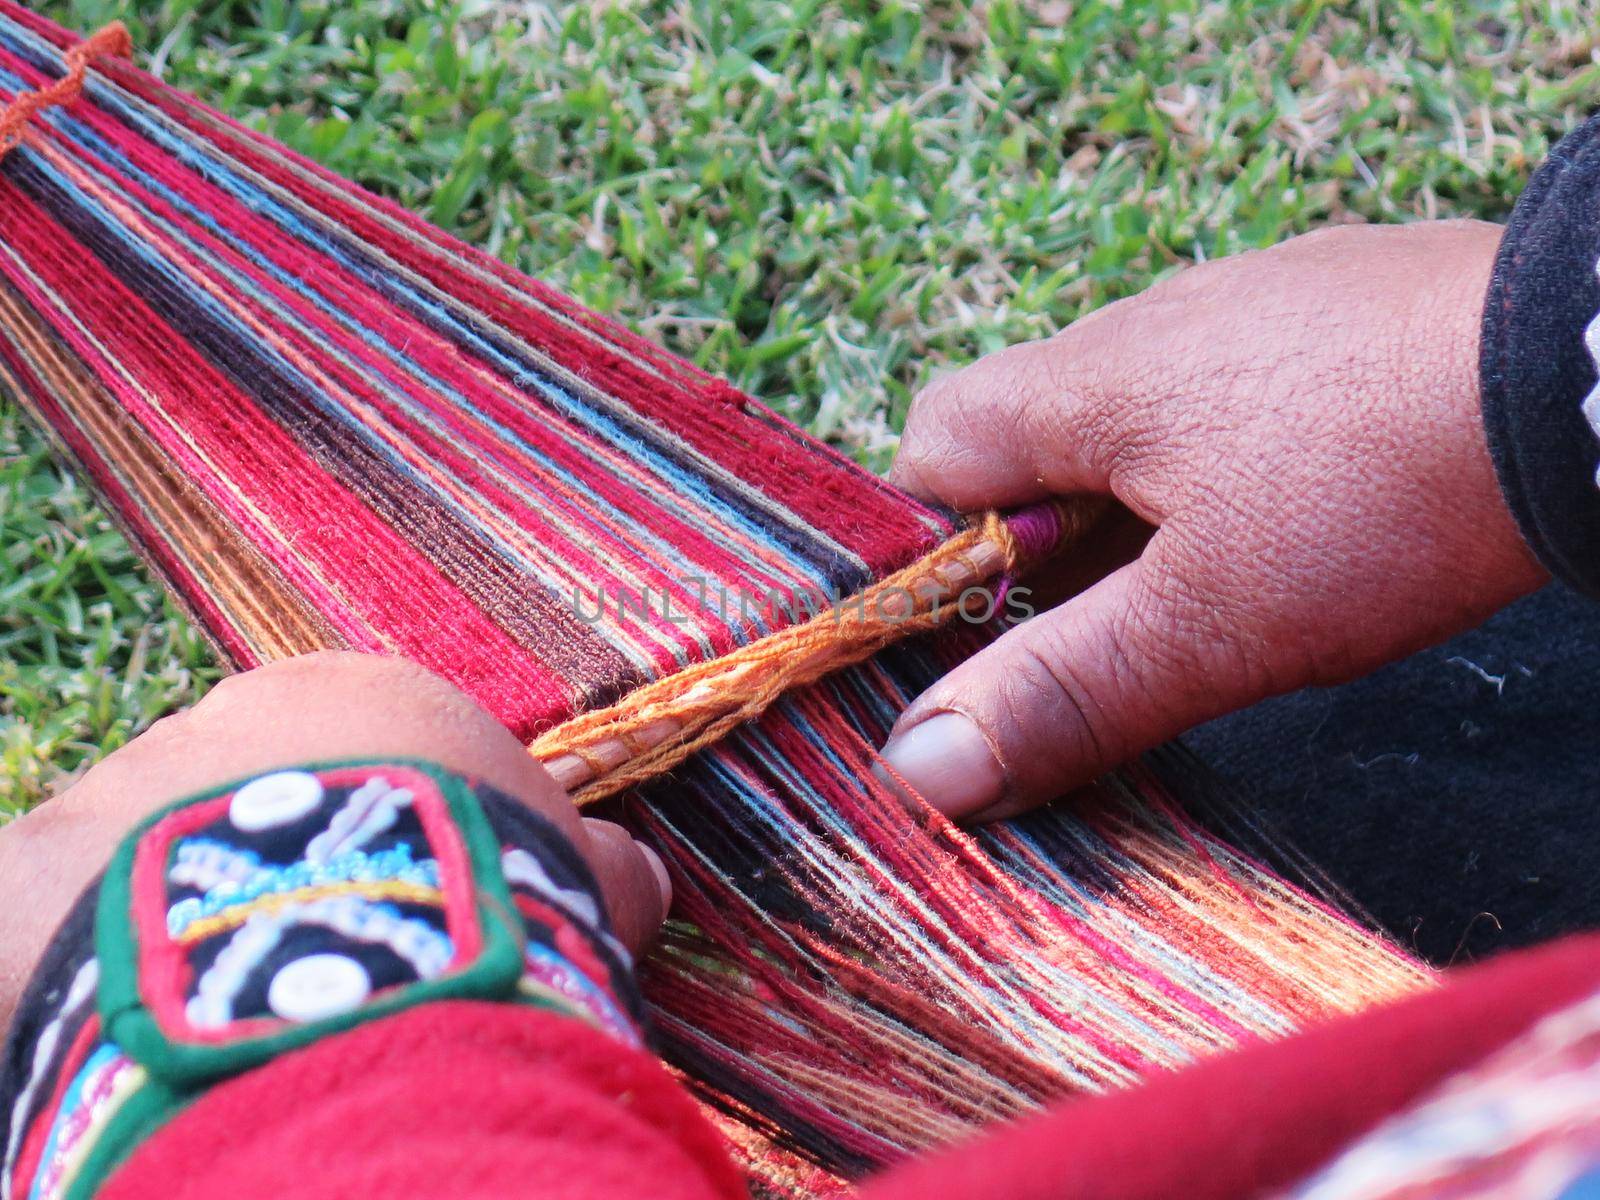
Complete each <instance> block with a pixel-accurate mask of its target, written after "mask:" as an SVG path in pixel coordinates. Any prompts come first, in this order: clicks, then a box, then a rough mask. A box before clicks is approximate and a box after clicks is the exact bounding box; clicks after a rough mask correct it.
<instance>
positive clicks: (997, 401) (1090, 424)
mask: <svg viewBox="0 0 1600 1200" xmlns="http://www.w3.org/2000/svg"><path fill="white" fill-rule="evenodd" d="M1094 328H1095V329H1097V330H1106V329H1109V328H1110V326H1109V325H1108V324H1107V323H1096V325H1095V326H1094ZM1090 332H1091V331H1085V332H1083V333H1082V334H1079V333H1078V332H1077V331H1076V329H1074V330H1069V331H1067V332H1066V333H1063V334H1061V335H1058V336H1057V337H1055V338H1051V339H1049V340H1048V341H1044V342H1030V343H1026V344H1023V345H1020V346H1012V347H1010V348H1009V349H1006V350H1002V351H1000V352H999V353H998V354H991V355H989V356H988V357H987V358H983V359H980V360H979V361H978V362H976V363H974V364H973V365H972V366H970V367H967V368H966V369H965V370H962V371H958V372H956V373H955V374H953V375H947V376H945V377H943V378H941V379H937V380H935V381H934V382H933V383H931V384H929V385H928V386H927V387H926V388H924V389H923V390H922V392H921V393H920V394H919V395H918V396H917V398H916V400H915V402H914V403H913V404H912V406H911V412H910V414H909V415H908V416H907V418H906V427H905V432H904V433H903V434H902V435H901V438H900V448H899V451H898V452H897V453H896V455H895V460H894V464H893V466H892V467H891V468H890V471H889V478H890V480H891V481H892V482H893V483H894V484H896V485H897V486H898V487H901V488H903V489H905V490H906V491H908V492H911V493H912V494H913V495H916V496H920V497H922V498H924V499H927V500H932V501H935V502H937V503H940V504H945V505H948V506H950V507H951V508H955V509H958V510H961V511H964V512H971V511H974V510H977V509H981V508H993V507H1007V506H1012V505H1017V504H1026V503H1028V502H1030V501H1033V500H1039V499H1042V498H1044V497H1046V496H1050V495H1066V494H1069V493H1072V492H1103V491H1106V490H1107V489H1108V485H1109V482H1110V477H1109V470H1108V463H1107V462H1106V461H1105V457H1106V456H1105V455H1104V454H1103V453H1102V451H1103V449H1104V447H1105V444H1106V426H1107V421H1106V419H1105V417H1106V414H1105V412H1103V411H1102V406H1101V405H1100V404H1099V402H1098V401H1097V399H1096V397H1097V395H1098V394H1099V385H1098V381H1097V379H1096V376H1097V375H1098V374H1099V372H1098V370H1097V369H1096V368H1095V367H1094V366H1093V365H1092V362H1091V360H1092V359H1093V358H1094V357H1095V356H1094V355H1093V354H1090V353H1088V352H1086V349H1085V350H1084V351H1080V349H1079V347H1080V345H1081V344H1082V343H1083V342H1084V341H1085V339H1086V338H1087V337H1089V336H1090Z"/></svg>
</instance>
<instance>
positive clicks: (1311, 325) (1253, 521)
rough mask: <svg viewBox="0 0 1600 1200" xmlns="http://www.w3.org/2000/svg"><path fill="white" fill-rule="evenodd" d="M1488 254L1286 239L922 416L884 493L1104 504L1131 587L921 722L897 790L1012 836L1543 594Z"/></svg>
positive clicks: (898, 736)
mask: <svg viewBox="0 0 1600 1200" xmlns="http://www.w3.org/2000/svg"><path fill="white" fill-rule="evenodd" d="M1499 234H1500V231H1499V228H1498V227H1497V226H1493V225H1486V224H1480V223H1476V222H1441V223H1433V224H1419V225H1410V226H1392V227H1372V226H1364V227H1357V228H1342V229H1334V230H1328V231H1324V232H1322V233H1317V234H1312V235H1309V236H1306V237H1301V238H1296V239H1294V240H1292V241H1289V242H1286V243H1284V244H1283V245H1280V246H1277V247H1274V248H1273V249H1270V250H1265V251H1260V252H1256V253H1251V254H1244V255H1240V256H1238V257H1236V258H1230V259H1224V260H1220V261H1217V262H1214V263H1210V264H1207V265H1205V266H1200V267H1195V268H1193V269H1192V270H1188V271H1185V272H1183V273H1182V274H1180V275H1178V276H1176V277H1174V278H1172V279H1170V280H1168V281H1166V282H1164V283H1162V284H1160V285H1159V286H1157V287H1154V288H1152V289H1150V290H1149V291H1148V292H1146V293H1144V294H1143V295H1140V296H1137V297H1134V298H1132V299H1129V300H1124V301H1122V302H1120V303H1118V304H1114V305H1111V306H1109V307H1108V308H1105V309H1102V310H1101V311H1099V312H1097V313H1095V314H1093V315H1092V316H1090V317H1087V318H1085V319H1084V320H1082V321H1079V322H1077V323H1076V324H1074V325H1072V326H1071V327H1070V328H1068V329H1065V330H1063V331H1062V332H1061V333H1059V334H1057V335H1056V336H1055V337H1053V338H1050V339H1048V340H1047V341H1043V342H1037V343H1034V344H1030V345H1023V346H1016V347H1013V348H1012V349H1009V350H1006V351H1004V352H1002V353H1000V354H997V355H994V356H992V357H990V358H987V359H985V360H983V361H981V362H979V363H977V364H976V365H974V366H972V367H970V368H968V369H967V370H965V371H962V372H960V373H959V374H956V375H953V376H950V377H949V378H946V379H943V380H940V381H938V382H936V383H935V384H933V386H931V387H929V388H928V389H927V390H926V391H925V392H923V393H922V395H921V396H919V397H918V398H917V402H916V404H915V406H914V407H913V409H912V411H911V416H910V418H909V420H908V422H907V425H906V431H905V437H904V440H903V441H902V443H901V447H900V454H899V457H898V458H897V459H896V461H895V466H894V473H893V478H894V480H895V482H896V483H898V484H899V485H900V486H901V487H903V488H906V489H907V490H909V491H911V492H914V493H916V494H918V495H920V496H923V497H926V498H928V499H932V500H937V501H940V502H943V503H945V504H949V505H952V506H954V507H956V508H960V509H963V510H968V511H972V510H977V509H983V508H989V507H995V506H1008V505H1015V504H1022V503H1026V502H1028V501H1033V500H1039V499H1042V498H1044V497H1046V496H1051V495H1067V494H1073V493H1084V492H1102V493H1109V494H1111V495H1112V496H1114V497H1116V498H1117V499H1118V500H1119V501H1121V503H1122V505H1124V506H1125V507H1126V509H1127V510H1128V512H1129V513H1131V514H1132V515H1131V516H1127V515H1126V514H1125V518H1126V519H1124V520H1123V521H1122V522H1121V525H1120V527H1119V528H1118V529H1117V531H1116V533H1115V534H1114V535H1111V534H1108V535H1107V537H1108V541H1107V543H1106V544H1103V545H1102V546H1101V547H1099V548H1098V549H1099V552H1100V553H1103V554H1104V553H1113V554H1114V552H1115V551H1116V549H1117V547H1118V545H1120V546H1121V547H1122V549H1123V555H1122V557H1123V559H1124V560H1125V561H1124V563H1123V565H1120V566H1117V567H1116V569H1114V570H1112V571H1111V572H1110V574H1107V575H1106V576H1105V577H1104V578H1102V579H1100V580H1099V581H1098V582H1095V583H1094V584H1093V586H1090V587H1088V588H1087V590H1084V591H1082V592H1081V593H1080V594H1078V595H1077V596H1076V597H1075V598H1073V599H1071V600H1069V601H1068V602H1067V603H1065V604H1064V605H1062V606H1061V607H1059V608H1056V609H1054V610H1052V611H1050V612H1048V613H1045V614H1044V615H1042V616H1039V617H1037V618H1035V619H1034V620H1033V621H1030V622H1028V623H1026V624H1024V625H1022V626H1020V627H1019V628H1017V629H1015V630H1013V631H1012V632H1011V633H1009V634H1008V635H1006V636H1005V637H1004V638H1002V639H1001V640H1000V641H999V642H997V643H996V644H995V645H994V646H992V647H990V648H988V649H987V650H985V651H984V652H983V653H981V654H979V655H977V656H976V657H975V658H973V659H972V660H971V661H969V662H968V663H966V664H964V665H963V666H962V667H961V668H959V669H958V670H956V671H955V672H953V673H952V674H951V675H949V676H948V677H947V678H945V679H944V680H942V681H941V682H940V683H938V684H937V685H935V686H934V687H933V688H932V689H931V690H930V691H929V692H928V693H927V694H926V695H924V696H922V697H921V698H920V699H919V700H918V701H917V702H916V703H915V704H914V705H913V706H912V708H911V709H910V710H909V711H908V712H907V713H906V714H905V716H904V717H903V718H902V720H901V721H900V723H899V724H898V725H897V727H896V731H895V734H894V736H893V738H892V739H891V740H890V742H889V745H888V746H887V748H886V749H885V751H884V755H885V758H886V759H887V760H888V761H889V763H890V765H892V766H893V767H894V768H896V769H897V770H898V771H899V772H900V773H901V774H902V775H903V776H904V777H905V778H906V779H907V781H908V782H910V783H912V784H913V785H915V786H916V787H917V788H918V790H920V791H921V792H922V793H923V794H924V795H925V796H926V797H927V799H928V800H929V801H930V802H932V803H933V804H934V805H935V806H936V807H938V808H940V809H941V810H943V811H945V812H946V813H949V814H951V815H953V816H958V817H966V818H979V819H992V818H997V817H1001V816H1007V815H1010V814H1012V813H1014V812H1017V811H1019V810H1020V809H1022V808H1025V807H1027V806H1029V805H1031V804H1034V803H1037V802H1039V801H1041V800H1044V799H1047V798H1049V797H1051V796H1054V795H1058V794H1060V793H1061V792H1062V791H1064V790H1065V789H1067V788H1068V787H1071V786H1073V785H1076V784H1079V783H1082V782H1085V781H1087V780H1088V779H1090V778H1092V777H1093V776H1094V775H1096V774H1097V773H1099V772H1101V771H1103V770H1105V769H1106V768H1108V767H1110V766H1113V765H1115V764H1117V763H1119V762H1121V761H1123V760H1125V759H1127V758H1129V757H1131V756H1132V755H1134V754H1136V753H1138V752H1139V751H1141V750H1144V749H1146V748H1148V747H1150V746H1153V745H1155V744H1157V743H1159V742H1161V741H1163V740H1165V739H1167V738H1169V737H1172V736H1174V735H1176V734H1179V733H1181V732H1183V731H1184V730H1186V729H1188V728H1189V727H1191V726H1193V725H1195V724H1197V723H1199V722H1201V721H1204V720H1206V719H1208V718H1211V717H1214V716H1218V715H1220V714H1223V713H1226V712H1229V711H1231V710H1233V709H1237V708H1240V707H1243V706H1245V705H1247V704H1250V703H1252V702H1253V701H1255V700H1258V699H1261V698H1263V697H1265V696H1268V695H1272V694H1275V693H1280V692H1284V691H1288V690H1291V689H1293V688H1297V687H1300V686H1302V685H1305V684H1310V683H1337V682H1342V681H1344V680H1348V679H1351V678H1353V677H1355V676H1357V675H1360V674H1363V673H1365V672H1367V671H1370V670H1372V669H1373V668H1375V667H1377V666H1379V665H1380V664H1382V663H1385V662H1387V661H1389V660H1391V659H1395V658H1398V657H1400V656H1402V655H1405V654H1407V653H1409V652H1411V651H1413V650H1416V649H1418V648H1420V647H1422V646H1424V645H1427V644H1430V643H1432V642H1435V641H1438V640H1442V639H1444V638H1445V637H1447V636H1449V635H1451V634H1453V633H1456V632H1458V631H1460V630H1462V629H1465V628H1468V627H1470V626H1472V625H1474V624H1476V623H1478V622H1480V621H1482V620H1483V619H1484V618H1486V617H1487V616H1489V615H1490V614H1491V613H1493V612H1494V611H1495V610H1496V609H1498V608H1500V607H1501V606H1502V605H1504V604H1506V603H1508V602H1509V601H1511V600H1512V599H1514V598H1516V597H1517V596H1519V595H1521V594H1523V593H1525V592H1528V591H1531V590H1532V589H1533V588H1535V587H1536V586H1538V585H1539V583H1540V582H1542V580H1543V579H1544V578H1545V576H1544V572H1543V571H1542V569H1541V568H1540V567H1539V566H1538V565H1537V563H1536V562H1535V560H1534V558H1533V556H1532V555H1531V553H1530V552H1529V551H1528V549H1527V548H1526V547H1525V546H1524V544H1523V542H1522V539H1521V537H1520V536H1519V535H1518V533H1517V529H1516V526H1515V525H1514V523H1513V521H1512V517H1511V514H1510V513H1509V511H1508V510H1507V508H1506V506H1505V504H1504V502H1503V501H1502V499H1501V494H1500V490H1499V487H1498V485H1497V483H1496V479H1495V473H1494V469H1493V466H1492V464H1491V462H1490V459H1489V454H1488V450H1487V446H1486V443H1485V437H1484V432H1483V427H1482V422H1481V420H1480V415H1479V403H1478V328H1479V321H1480V316H1481V312H1482V308H1483V301H1484V293H1485V290H1486V288H1487V285H1488V280H1489V275H1490V270H1491V267H1492V265H1493V262H1494V257H1495V251H1496V247H1497V246H1498V243H1499ZM1150 527H1154V530H1155V532H1154V534H1153V536H1150ZM1141 531H1142V536H1141ZM1145 537H1148V541H1147V542H1146V541H1145V540H1144V539H1145ZM1130 558H1131V561H1126V560H1127V559H1130ZM1113 565H1116V564H1115V563H1113Z"/></svg>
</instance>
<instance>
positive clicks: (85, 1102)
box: [28, 1044, 145, 1200]
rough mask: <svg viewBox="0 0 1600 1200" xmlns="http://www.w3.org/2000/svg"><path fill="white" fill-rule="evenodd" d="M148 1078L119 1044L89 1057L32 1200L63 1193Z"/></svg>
mask: <svg viewBox="0 0 1600 1200" xmlns="http://www.w3.org/2000/svg"><path fill="white" fill-rule="evenodd" d="M144 1080H145V1072H144V1069H143V1068H141V1067H140V1066H139V1065H138V1064H137V1063H135V1062H134V1061H133V1060H132V1059H130V1058H129V1057H128V1056H127V1055H125V1054H123V1053H122V1052H121V1051H120V1050H118V1049H117V1048H116V1047H115V1046H112V1045H106V1044H102V1045H101V1046H100V1047H99V1048H98V1049H97V1050H96V1051H95V1052H94V1054H93V1055H91V1056H90V1058H89V1061H88V1062H86V1063H85V1064H84V1065H83V1068H82V1070H80V1071H79V1072H78V1074H77V1076H76V1077H75V1078H74V1079H73V1081H72V1083H71V1084H70V1085H69V1086H68V1088H67V1093H66V1096H65V1097H64V1098H63V1101H62V1105H61V1108H60V1110H59V1111H58V1112H57V1113H56V1119H55V1123H54V1125H53V1126H52V1127H51V1129H50V1136H49V1139H48V1140H47V1141H46V1143H45V1149H44V1155H43V1157H42V1158H41V1160H40V1163H39V1169H38V1172H37V1173H36V1174H35V1176H34V1181H33V1187H32V1189H31V1190H30V1191H29V1192H28V1197H29V1200H56V1198H57V1197H60V1196H62V1195H64V1194H65V1192H66V1189H67V1187H68V1186H69V1185H70V1184H71V1182H72V1178H73V1176H74V1175H75V1174H76V1173H77V1170H78V1168H79V1167H80V1166H81V1165H82V1164H83V1160H84V1158H85V1157H86V1156H87V1154H88V1152H89V1149H90V1148H91V1147H92V1146H93V1145H94V1141H95V1138H96V1137H98V1135H99V1134H100V1132H101V1131H103V1130H104V1129H105V1127H106V1125H107V1123H108V1122H109V1121H110V1120H111V1118H112V1116H113V1115H114V1114H115V1113H116V1111H117V1109H118V1107H120V1106H121V1104H122V1102H123V1101H124V1100H126V1099H127V1098H128V1097H129V1096H130V1095H132V1094H133V1093H134V1092H135V1091H137V1090H138V1089H139V1087H140V1086H141V1085H142V1084H143V1083H144Z"/></svg>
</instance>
